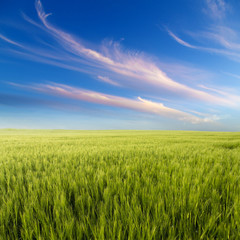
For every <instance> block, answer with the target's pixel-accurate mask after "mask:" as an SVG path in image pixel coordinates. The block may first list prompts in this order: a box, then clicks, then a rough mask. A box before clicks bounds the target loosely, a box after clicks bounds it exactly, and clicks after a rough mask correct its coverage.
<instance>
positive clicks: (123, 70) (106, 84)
mask: <svg viewBox="0 0 240 240" xmlns="http://www.w3.org/2000/svg"><path fill="white" fill-rule="evenodd" d="M239 11H240V1H238V0H229V1H224V0H201V1H192V0H181V1H179V0H168V1H158V0H101V1H97V0H61V1H57V0H51V1H47V0H41V1H40V0H36V1H34V0H21V1H18V0H2V1H0V128H46V129H47V128H48V129H49V128H53V129H172V130H175V129H177V130H213V131H240V121H239V119H240V14H239Z"/></svg>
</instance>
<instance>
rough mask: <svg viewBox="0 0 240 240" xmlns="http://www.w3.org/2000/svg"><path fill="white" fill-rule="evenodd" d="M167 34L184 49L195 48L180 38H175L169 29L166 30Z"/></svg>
mask: <svg viewBox="0 0 240 240" xmlns="http://www.w3.org/2000/svg"><path fill="white" fill-rule="evenodd" d="M167 32H168V34H169V35H170V36H171V37H172V38H173V39H174V40H176V41H177V42H178V43H179V44H181V45H183V46H185V47H189V48H196V46H193V45H191V44H189V43H187V42H185V41H183V40H182V39H181V38H179V37H177V36H176V35H175V34H174V33H173V32H172V31H170V30H169V29H167Z"/></svg>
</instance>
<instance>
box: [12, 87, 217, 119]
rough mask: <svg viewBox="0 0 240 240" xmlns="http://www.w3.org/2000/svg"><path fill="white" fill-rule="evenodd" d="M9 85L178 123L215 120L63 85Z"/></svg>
mask: <svg viewBox="0 0 240 240" xmlns="http://www.w3.org/2000/svg"><path fill="white" fill-rule="evenodd" d="M11 85H13V86H16V87H23V88H26V89H32V90H35V91H38V92H41V93H45V94H51V95H55V96H62V97H65V98H70V99H75V100H80V101H85V102H90V103H95V104H101V105H106V106H112V107H119V108H125V109H131V110H135V111H139V112H145V113H150V114H155V115H159V116H162V117H166V118H172V119H176V120H180V121H186V122H190V123H192V124H198V123H208V122H213V121H214V120H215V116H212V117H209V116H208V117H204V118H201V117H198V116H195V115H193V114H190V113H187V112H183V111H179V110H177V109H173V108H169V107H166V106H164V104H162V103H157V102H153V101H150V100H146V99H143V98H141V97H137V98H136V99H130V98H125V97H119V96H115V95H110V94H104V93H101V92H96V91H91V90H86V89H81V88H75V87H71V86H68V85H64V84H57V83H51V84H38V85H32V86H25V85H21V84H14V83H11Z"/></svg>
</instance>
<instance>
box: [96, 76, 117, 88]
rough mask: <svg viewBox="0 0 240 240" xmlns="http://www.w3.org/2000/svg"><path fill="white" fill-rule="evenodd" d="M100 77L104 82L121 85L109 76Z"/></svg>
mask: <svg viewBox="0 0 240 240" xmlns="http://www.w3.org/2000/svg"><path fill="white" fill-rule="evenodd" d="M98 79H99V80H101V81H103V82H105V83H109V84H111V85H114V86H118V87H119V86H120V84H119V83H117V82H115V81H113V80H111V79H110V78H109V77H105V76H98Z"/></svg>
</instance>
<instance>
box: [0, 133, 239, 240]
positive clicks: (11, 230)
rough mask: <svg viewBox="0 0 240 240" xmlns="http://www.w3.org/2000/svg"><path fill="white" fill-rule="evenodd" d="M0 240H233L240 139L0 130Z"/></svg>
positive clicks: (236, 228)
mask: <svg viewBox="0 0 240 240" xmlns="http://www.w3.org/2000/svg"><path fill="white" fill-rule="evenodd" d="M0 239H1V240H4V239H44V240H47V239H57V240H58V239H112V240H113V239H134V240H138V239H193V240H195V239H240V133H213V132H181V131H40V130H36V131H30V130H26V131H24V130H0Z"/></svg>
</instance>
